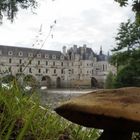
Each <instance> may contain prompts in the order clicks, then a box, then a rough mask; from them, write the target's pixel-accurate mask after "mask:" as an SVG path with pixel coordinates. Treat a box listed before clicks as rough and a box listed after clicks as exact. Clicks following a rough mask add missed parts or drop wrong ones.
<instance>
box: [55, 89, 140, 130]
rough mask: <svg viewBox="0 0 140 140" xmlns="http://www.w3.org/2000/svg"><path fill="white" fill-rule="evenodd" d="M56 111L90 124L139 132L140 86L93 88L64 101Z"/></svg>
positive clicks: (90, 125) (67, 117)
mask: <svg viewBox="0 0 140 140" xmlns="http://www.w3.org/2000/svg"><path fill="white" fill-rule="evenodd" d="M55 111H56V112H57V113H58V114H59V115H61V116H63V117H64V118H66V119H68V120H70V121H72V122H74V123H77V124H80V125H83V126H86V127H94V128H99V129H109V130H110V129H112V130H119V131H139V130H140V88H138V87H129V88H120V89H111V90H98V91H93V92H91V93H87V94H84V95H82V96H79V97H76V98H73V99H71V100H69V101H67V102H65V103H63V104H62V105H61V106H59V107H57V108H56V109H55Z"/></svg>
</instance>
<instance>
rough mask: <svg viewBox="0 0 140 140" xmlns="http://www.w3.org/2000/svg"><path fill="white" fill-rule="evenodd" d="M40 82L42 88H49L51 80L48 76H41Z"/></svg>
mask: <svg viewBox="0 0 140 140" xmlns="http://www.w3.org/2000/svg"><path fill="white" fill-rule="evenodd" d="M41 82H42V84H43V85H44V86H47V87H48V88H49V87H51V78H50V77H49V76H48V75H45V76H43V77H42V79H41Z"/></svg>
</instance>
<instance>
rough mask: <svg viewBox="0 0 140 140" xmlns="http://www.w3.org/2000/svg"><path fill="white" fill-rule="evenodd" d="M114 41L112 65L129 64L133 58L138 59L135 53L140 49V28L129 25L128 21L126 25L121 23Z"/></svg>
mask: <svg viewBox="0 0 140 140" xmlns="http://www.w3.org/2000/svg"><path fill="white" fill-rule="evenodd" d="M115 40H116V47H115V48H114V49H112V52H114V55H113V56H112V59H111V63H112V64H114V65H115V64H117V65H118V66H120V65H125V64H128V63H130V61H131V60H132V59H133V58H135V60H136V59H139V57H138V56H137V53H138V52H139V49H140V26H139V25H138V24H137V23H135V22H134V23H131V22H130V20H129V21H128V22H127V23H121V25H120V28H119V30H118V34H117V36H116V38H115ZM136 56H137V57H136Z"/></svg>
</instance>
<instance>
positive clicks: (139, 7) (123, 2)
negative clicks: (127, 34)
mask: <svg viewBox="0 0 140 140" xmlns="http://www.w3.org/2000/svg"><path fill="white" fill-rule="evenodd" d="M115 1H116V2H118V3H119V4H120V6H121V7H122V6H127V5H128V0H115ZM132 11H133V12H135V17H136V21H137V23H139V24H140V0H133V1H132Z"/></svg>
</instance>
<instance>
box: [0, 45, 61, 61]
mask: <svg viewBox="0 0 140 140" xmlns="http://www.w3.org/2000/svg"><path fill="white" fill-rule="evenodd" d="M0 50H1V51H2V56H8V52H9V51H12V52H13V55H12V56H16V57H19V52H22V53H23V56H22V57H29V53H32V54H33V56H37V54H41V57H40V58H45V55H49V58H50V59H51V58H52V56H53V55H55V56H56V59H60V56H62V55H63V54H62V53H61V52H60V51H53V50H42V49H41V50H40V49H34V48H25V47H16V46H6V45H0ZM20 57H21V56H20Z"/></svg>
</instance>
